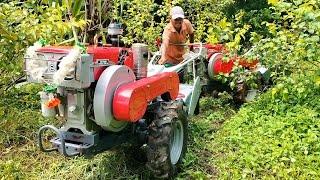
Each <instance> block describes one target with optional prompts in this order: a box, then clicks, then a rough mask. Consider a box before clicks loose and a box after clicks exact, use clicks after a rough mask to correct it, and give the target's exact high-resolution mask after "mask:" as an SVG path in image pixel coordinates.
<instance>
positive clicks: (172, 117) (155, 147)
mask: <svg viewBox="0 0 320 180" xmlns="http://www.w3.org/2000/svg"><path fill="white" fill-rule="evenodd" d="M187 131H188V122H187V116H186V113H185V112H184V111H183V108H182V102H180V101H169V102H161V104H160V106H159V107H158V108H157V109H156V119H155V120H154V121H153V122H152V123H151V124H150V126H149V135H148V148H147V159H148V162H147V167H148V168H149V169H150V170H151V171H152V172H153V173H154V176H155V177H158V178H171V177H174V176H175V175H176V173H177V169H178V168H179V165H180V164H181V161H182V158H183V157H184V155H185V152H186V150H187V137H188V134H187Z"/></svg>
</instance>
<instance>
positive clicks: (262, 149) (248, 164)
mask: <svg viewBox="0 0 320 180" xmlns="http://www.w3.org/2000/svg"><path fill="white" fill-rule="evenodd" d="M316 77H317V76H315V75H314V74H313V75H311V74H310V76H301V77H299V76H297V77H295V76H294V77H292V78H287V79H286V80H285V81H283V83H281V84H278V85H277V86H276V87H274V88H273V89H272V90H271V91H269V92H268V93H266V94H264V95H263V96H261V97H260V98H259V100H258V101H257V102H254V103H251V104H248V105H247V106H245V107H243V108H241V110H240V111H239V112H238V113H237V115H236V116H234V117H233V118H232V119H230V120H229V121H228V122H226V123H225V125H224V127H223V129H222V130H221V131H220V132H219V133H218V134H217V135H216V136H215V139H216V141H215V143H214V145H213V146H214V147H215V148H214V150H213V151H214V152H215V154H223V155H222V156H216V161H215V163H216V164H217V166H218V167H219V169H220V176H221V177H222V178H232V179H234V178H236V179H238V178H255V179H256V178H258V179H260V178H267V179H269V178H272V177H275V178H285V179H287V178H289V177H291V178H294V179H295V178H298V177H299V178H302V179H317V178H319V173H320V169H319V168H318V167H319V165H320V161H319V158H318V156H319V150H320V149H319V148H320V146H319V143H320V142H319V138H318V137H319V136H320V131H319V126H320V121H319V120H320V114H319V112H320V109H319V107H320V103H319V98H320V86H319V85H317V84H316ZM318 78H319V77H318Z"/></svg>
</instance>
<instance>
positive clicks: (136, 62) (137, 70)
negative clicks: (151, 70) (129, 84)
mask: <svg viewBox="0 0 320 180" xmlns="http://www.w3.org/2000/svg"><path fill="white" fill-rule="evenodd" d="M132 53H133V71H134V74H135V75H136V78H137V79H142V78H145V77H147V72H148V46H147V45H146V44H142V43H135V44H133V45H132Z"/></svg>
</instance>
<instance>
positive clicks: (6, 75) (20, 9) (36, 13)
mask: <svg viewBox="0 0 320 180" xmlns="http://www.w3.org/2000/svg"><path fill="white" fill-rule="evenodd" d="M64 10H65V9H64V8H62V7H46V6H38V5H34V4H33V3H32V1H25V2H23V3H18V2H10V3H0V22H1V23H0V32H1V35H0V67H1V69H0V74H1V83H0V92H1V91H3V89H4V88H6V86H7V85H8V84H9V83H10V82H12V81H14V80H15V79H16V78H17V77H19V76H21V75H22V74H23V73H22V72H23V71H22V62H23V56H24V53H25V48H26V47H28V46H30V45H32V44H33V43H34V42H36V41H37V40H39V39H40V38H43V39H46V40H48V43H50V44H55V43H57V42H59V41H62V40H63V39H64V38H65V35H66V34H68V33H69V32H70V25H69V24H68V23H66V22H64V21H63V19H62V18H63V16H62V14H63V12H64ZM1 89H2V90H1Z"/></svg>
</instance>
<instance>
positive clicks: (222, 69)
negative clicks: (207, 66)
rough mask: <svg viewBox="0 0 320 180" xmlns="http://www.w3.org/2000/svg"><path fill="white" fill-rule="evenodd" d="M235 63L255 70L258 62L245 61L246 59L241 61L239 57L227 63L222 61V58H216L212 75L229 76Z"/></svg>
mask: <svg viewBox="0 0 320 180" xmlns="http://www.w3.org/2000/svg"><path fill="white" fill-rule="evenodd" d="M235 62H238V63H239V65H241V66H242V67H244V68H249V69H252V68H255V67H256V65H257V63H258V60H254V61H252V62H250V61H248V60H246V59H241V58H239V57H233V58H231V59H230V60H229V61H226V62H224V61H223V60H222V56H221V57H219V58H217V60H216V61H215V62H214V64H213V72H214V74H219V73H224V74H229V73H231V72H232V68H233V67H234V66H235Z"/></svg>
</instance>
